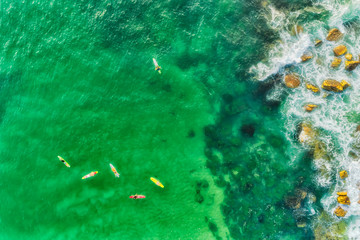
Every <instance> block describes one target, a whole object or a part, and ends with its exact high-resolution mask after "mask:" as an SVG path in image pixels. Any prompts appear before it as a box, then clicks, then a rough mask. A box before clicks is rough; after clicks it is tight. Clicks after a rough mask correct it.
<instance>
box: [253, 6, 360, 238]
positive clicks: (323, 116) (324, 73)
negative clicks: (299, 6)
mask: <svg viewBox="0 0 360 240" xmlns="http://www.w3.org/2000/svg"><path fill="white" fill-rule="evenodd" d="M306 11H307V12H311V13H314V14H320V13H321V14H328V16H329V17H328V18H326V20H325V21H323V20H321V21H320V20H311V21H306V22H301V23H300V24H301V25H302V26H303V28H304V32H303V33H301V34H299V35H298V36H293V35H291V32H290V31H289V29H290V28H289V26H290V27H291V26H293V25H294V24H298V19H299V16H301V15H302V14H303V13H305V12H306ZM359 13H360V1H351V2H348V3H343V2H342V3H341V2H340V1H334V0H327V1H317V2H315V3H314V6H313V7H311V8H307V9H303V10H299V11H296V12H286V13H285V12H281V11H280V10H277V9H275V8H274V7H273V6H272V5H271V4H269V5H268V6H267V9H266V18H267V20H268V25H269V27H271V28H273V29H274V30H276V31H278V32H279V34H280V39H281V40H280V41H278V42H277V44H275V45H274V46H273V47H272V48H271V50H270V51H269V55H268V57H267V60H264V61H262V62H260V63H258V64H257V65H255V66H253V67H252V68H251V69H250V72H251V73H253V74H254V75H255V78H256V79H257V80H259V81H264V80H266V79H267V78H268V77H270V76H271V75H273V74H276V73H282V74H283V73H286V72H287V71H288V68H287V67H288V66H290V65H293V69H292V71H291V72H296V73H297V74H299V75H300V76H301V81H302V83H301V86H300V87H298V88H296V89H290V90H289V89H285V88H284V87H283V84H282V83H277V85H275V87H274V89H273V91H272V92H271V93H269V94H268V96H267V98H268V100H280V99H281V96H283V92H284V91H288V93H289V94H288V96H287V97H286V100H285V102H283V104H282V114H283V117H284V118H285V122H286V129H287V132H286V135H287V139H288V141H289V142H291V145H292V148H293V150H294V149H295V150H296V151H295V152H298V153H299V154H295V155H294V154H293V155H292V156H291V158H292V159H291V161H292V163H293V164H297V162H298V160H299V157H300V156H301V153H303V152H304V151H306V149H305V148H306V146H301V145H300V144H299V143H298V142H297V141H296V140H294V137H293V136H294V132H295V131H296V126H297V125H298V124H299V123H300V122H304V121H305V122H310V123H311V124H312V126H313V127H314V128H315V129H317V130H319V132H320V139H321V140H322V141H323V142H324V143H325V144H326V147H327V150H328V151H329V153H330V155H331V156H332V158H331V161H326V160H316V161H313V163H312V165H313V167H314V168H315V169H319V168H322V169H324V168H325V169H326V171H327V172H328V173H329V174H320V171H317V173H318V174H317V175H316V177H315V178H314V181H313V182H314V184H318V186H321V187H327V188H328V189H330V190H329V192H328V194H325V195H324V196H323V197H322V199H321V200H320V202H321V205H322V207H323V209H324V210H325V211H327V212H328V214H329V215H331V216H332V217H333V221H335V222H337V221H348V222H350V225H349V226H348V227H347V235H348V237H349V238H350V239H360V237H359V236H360V228H359V223H360V204H358V203H357V201H358V200H359V195H360V190H359V184H360V174H359V173H360V163H359V159H358V157H352V156H351V155H354V154H353V153H355V154H356V155H357V156H360V133H359V132H356V127H357V125H358V124H359V121H360V114H359V113H360V104H359V103H360V68H359V67H358V68H356V69H355V70H353V71H352V72H348V71H346V70H345V69H344V67H345V66H344V64H345V63H344V62H345V60H344V57H343V56H342V62H341V65H340V66H339V67H338V68H335V69H333V68H332V67H331V66H330V64H331V62H332V60H333V59H334V53H333V48H334V47H335V46H337V45H341V44H343V45H345V46H346V47H347V49H348V53H351V54H352V55H353V59H354V60H358V58H359V56H358V54H359V53H360V37H359V36H360V28H356V27H358V26H356V25H358V22H356V21H358V16H359ZM353 23H355V24H353ZM331 28H338V29H339V30H340V31H341V32H342V33H343V34H344V37H343V38H342V39H341V40H339V41H337V42H330V41H326V40H325V38H326V36H327V33H328V30H329V29H331ZM315 39H321V40H323V44H322V45H321V46H320V47H317V48H315V46H314V42H315ZM304 53H311V54H312V55H313V59H311V60H310V61H308V62H305V63H300V61H301V60H300V57H301V56H302V55H303V54H304ZM283 75H284V74H283ZM325 79H336V80H338V81H341V80H343V79H344V80H346V81H347V82H349V83H350V84H351V87H350V88H348V89H346V90H345V91H344V92H342V93H339V94H331V96H329V97H326V98H325V97H324V94H325V92H326V91H324V90H322V91H321V94H314V93H313V92H312V91H310V90H308V89H306V87H305V81H306V82H309V83H312V84H315V85H317V86H321V83H322V82H323V81H324V80H325ZM307 103H313V104H316V105H319V107H318V108H316V109H315V110H314V111H312V112H310V113H308V112H306V111H304V109H303V106H304V105H305V104H307ZM293 152H294V151H293ZM351 153H352V154H351ZM341 170H346V171H348V173H349V177H348V178H346V180H342V179H340V177H339V171H341ZM335 176H336V178H335ZM339 191H347V192H348V196H349V198H350V201H351V204H350V205H349V206H343V205H342V206H341V207H342V208H343V209H345V210H346V211H348V212H347V214H346V216H345V220H343V219H339V218H337V217H336V216H335V215H334V210H335V208H336V207H337V206H338V205H339V204H338V203H337V194H336V192H339ZM310 208H311V206H310ZM312 211H314V210H312ZM318 214H320V213H318Z"/></svg>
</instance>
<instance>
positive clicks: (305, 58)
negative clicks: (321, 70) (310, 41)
mask: <svg viewBox="0 0 360 240" xmlns="http://www.w3.org/2000/svg"><path fill="white" fill-rule="evenodd" d="M312 58H313V56H311V55H308V54H304V55H302V56H301V61H302V62H306V61H309V60H310V59H312Z"/></svg>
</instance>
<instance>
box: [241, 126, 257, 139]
mask: <svg viewBox="0 0 360 240" xmlns="http://www.w3.org/2000/svg"><path fill="white" fill-rule="evenodd" d="M241 132H242V133H243V134H245V135H247V136H248V137H253V136H254V133H255V127H254V125H252V124H244V125H242V126H241Z"/></svg>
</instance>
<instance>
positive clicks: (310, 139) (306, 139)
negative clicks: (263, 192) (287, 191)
mask: <svg viewBox="0 0 360 240" xmlns="http://www.w3.org/2000/svg"><path fill="white" fill-rule="evenodd" d="M298 29H299V31H296V32H297V34H299V33H301V32H303V31H304V29H303V28H299V27H296V28H294V29H293V30H298ZM300 29H301V30H300ZM294 32H295V31H294ZM343 35H344V34H343V33H342V32H341V31H340V30H339V29H337V28H333V29H331V30H330V31H329V32H328V35H327V37H326V40H327V41H332V42H336V41H338V40H340V39H341V38H342V37H343ZM322 43H323V40H320V39H317V40H315V43H314V46H315V47H316V48H319V47H320V46H321V45H322ZM333 54H334V58H333V60H332V62H331V65H330V67H331V68H339V67H340V66H341V65H342V63H343V62H344V65H342V66H344V71H347V72H350V71H353V70H354V69H356V68H357V66H358V65H359V64H360V56H359V59H358V60H355V59H354V58H353V54H351V53H349V50H348V48H347V46H346V45H344V44H340V45H335V47H334V48H333ZM312 58H313V54H312V53H308V52H307V53H305V54H304V55H302V56H301V62H302V63H305V62H307V61H310V60H311V59H312ZM317 62H318V60H317ZM319 62H320V60H319ZM321 80H322V83H321V86H320V87H319V86H317V85H316V84H314V83H311V82H308V81H306V80H304V79H301V77H300V76H299V75H297V74H296V73H294V72H290V71H289V70H287V73H286V74H285V76H284V84H285V86H286V87H287V88H290V89H295V88H300V87H302V86H304V87H305V88H306V89H307V90H310V91H312V92H313V93H314V94H321V93H322V96H323V97H324V98H325V97H327V96H329V94H341V93H342V92H344V91H345V90H346V89H347V88H349V87H351V85H350V83H349V82H348V81H347V80H345V79H321ZM302 82H304V84H302ZM319 107H321V106H319V105H317V104H314V103H306V104H305V105H303V110H304V111H305V112H308V113H310V114H311V112H312V111H313V110H314V109H316V108H319ZM359 129H360V128H359ZM298 130H299V131H298V135H297V140H298V141H299V142H300V143H301V144H303V145H304V146H305V147H306V148H307V149H309V150H310V153H311V154H312V157H313V159H314V161H315V162H317V167H318V171H319V174H320V175H321V176H322V177H325V178H326V179H328V180H329V182H330V181H331V180H330V179H331V178H332V177H333V176H332V175H331V173H330V171H329V169H328V166H326V165H327V163H329V162H330V161H331V160H332V159H333V157H332V156H331V154H330V152H329V151H328V149H327V145H326V144H325V142H323V141H322V140H321V138H320V131H319V130H318V129H316V128H314V127H313V126H312V124H311V122H309V121H308V120H304V121H303V122H302V123H300V124H299V125H298ZM319 160H322V161H319ZM338 176H339V177H338V181H344V184H341V186H343V188H344V189H342V191H339V192H337V196H336V200H337V206H334V207H335V208H334V210H333V214H334V215H335V216H337V217H339V218H343V217H345V216H346V214H347V212H348V211H347V206H349V205H350V204H352V203H351V201H350V198H349V196H348V195H347V190H346V185H345V183H346V182H345V179H346V178H347V177H348V172H347V171H346V170H341V171H340V172H339V175H338ZM359 189H360V188H359ZM305 197H306V195H305ZM303 199H304V198H303V196H302V195H301V194H299V193H297V194H295V195H291V196H288V197H286V198H285V204H286V206H288V207H289V208H290V209H299V208H300V207H301V203H302V200H303ZM334 200H335V199H334ZM356 201H357V200H356ZM334 203H335V202H334ZM358 203H359V204H360V200H359V202H358ZM323 213H324V214H323V215H322V216H320V217H319V219H320V218H322V217H325V216H326V218H329V221H328V222H330V223H331V224H330V226H334V228H335V227H336V226H338V225H341V224H339V222H337V221H335V220H330V219H332V217H331V216H329V215H328V213H325V212H323ZM330 228H331V229H332V227H330ZM341 229H342V230H341V231H340V230H338V231H337V230H334V231H336V232H338V233H340V232H342V231H343V229H344V228H343V227H341ZM324 230H325V231H326V229H324V227H323V226H320V225H319V226H317V227H315V236H320V235H318V233H319V232H322V231H324ZM329 236H330V235H329ZM316 239H317V238H316Z"/></svg>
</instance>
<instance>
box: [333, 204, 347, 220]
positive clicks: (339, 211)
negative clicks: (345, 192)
mask: <svg viewBox="0 0 360 240" xmlns="http://www.w3.org/2000/svg"><path fill="white" fill-rule="evenodd" d="M334 213H335V215H336V216H338V217H345V215H346V213H347V211H345V210H344V209H342V208H341V207H340V206H338V207H337V208H336V209H335V211H334Z"/></svg>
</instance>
